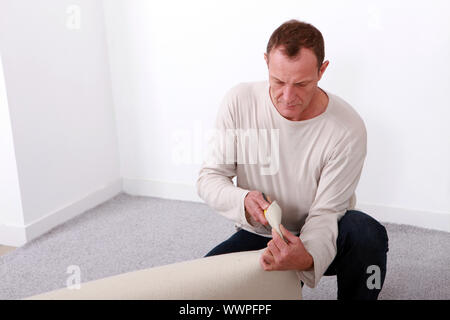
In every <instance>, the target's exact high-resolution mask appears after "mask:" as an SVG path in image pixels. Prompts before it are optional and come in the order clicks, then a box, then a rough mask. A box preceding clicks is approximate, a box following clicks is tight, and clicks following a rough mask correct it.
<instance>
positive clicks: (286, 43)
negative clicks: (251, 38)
mask: <svg viewBox="0 0 450 320" xmlns="http://www.w3.org/2000/svg"><path fill="white" fill-rule="evenodd" d="M278 47H280V49H281V50H282V51H283V53H284V54H285V55H286V56H287V57H289V58H293V57H295V56H296V55H297V54H298V53H299V51H300V49H301V48H308V49H311V50H313V51H314V53H315V55H316V58H317V66H318V68H320V66H321V65H322V63H323V59H324V57H325V46H324V41H323V37H322V33H320V31H319V30H318V29H317V28H316V27H314V26H313V25H311V24H309V23H305V22H301V21H298V20H295V19H292V20H289V21H286V22H285V23H283V24H282V25H281V26H279V27H278V28H277V29H276V30H275V31H274V32H273V33H272V35H271V36H270V39H269V42H268V43H267V51H266V53H267V56H269V53H270V51H271V50H272V49H275V48H278Z"/></svg>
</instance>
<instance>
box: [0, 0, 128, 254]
mask: <svg viewBox="0 0 450 320" xmlns="http://www.w3.org/2000/svg"><path fill="white" fill-rule="evenodd" d="M70 5H78V8H80V11H79V13H80V15H79V17H80V19H79V20H77V17H76V16H77V13H76V12H75V11H73V10H72V11H71V10H69V11H67V9H68V8H70ZM77 21H79V22H80V24H79V25H78V24H77ZM78 27H79V28H78ZM0 50H1V53H2V58H3V65H4V75H5V80H6V90H7V95H8V104H9V114H10V120H11V131H12V137H13V142H14V148H15V157H16V166H17V173H14V172H13V171H14V170H13V167H14V165H15V164H14V161H13V158H12V156H13V151H12V147H11V145H10V144H8V148H6V149H5V148H2V150H1V151H2V153H3V151H4V150H6V152H8V157H9V158H8V159H9V164H8V166H9V169H8V170H11V171H10V175H11V176H12V177H14V175H15V174H17V176H18V180H19V181H20V196H21V199H22V201H21V204H22V208H21V210H19V209H18V205H17V204H16V203H17V202H18V200H17V198H18V195H17V192H16V194H15V195H14V197H11V198H10V197H9V195H8V194H6V195H5V194H4V193H3V192H2V194H1V196H2V197H3V196H8V198H7V199H6V198H5V199H2V202H1V203H2V207H0V209H2V212H1V215H2V218H1V219H0V223H4V224H3V225H2V227H3V229H8V228H9V230H11V229H14V228H19V229H20V230H21V231H22V232H24V233H25V235H26V237H25V238H26V241H29V240H31V239H32V238H34V237H36V236H38V235H40V234H42V233H43V232H45V231H47V230H48V229H50V228H51V227H53V226H55V225H57V224H59V223H61V222H64V221H66V220H67V219H69V218H71V217H73V216H75V215H77V214H79V213H81V212H83V211H84V210H86V209H89V208H90V207H92V206H95V205H97V204H99V203H101V202H103V201H105V200H107V199H109V198H110V197H112V196H113V195H115V194H117V193H118V192H120V191H121V180H120V170H119V157H118V144H117V135H116V126H115V119H114V112H113V106H112V92H111V85H110V75H109V66H108V56H107V50H106V38H105V29H104V17H103V8H102V3H101V1H91V0H83V1H65V0H40V1H25V0H3V1H1V2H0ZM1 112H2V114H1V115H2V116H3V115H6V114H7V113H6V112H5V111H4V106H2V111H1ZM2 121H5V119H4V118H3V119H2ZM2 128H3V127H2ZM2 131H3V129H2ZM2 133H3V132H2ZM2 182H3V181H2ZM16 190H17V188H16ZM6 201H10V202H8V204H6V205H5V204H4V202H6ZM12 205H14V209H9V210H5V212H4V211H3V209H4V208H7V207H8V206H10V207H11V206H12ZM20 211H22V212H20ZM11 215H12V216H11ZM11 242H15V240H11V239H10V238H8V237H6V236H5V234H4V233H2V234H0V243H2V244H10V245H20V244H21V243H17V242H16V243H11Z"/></svg>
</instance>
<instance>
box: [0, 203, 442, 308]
mask: <svg viewBox="0 0 450 320" xmlns="http://www.w3.org/2000/svg"><path fill="white" fill-rule="evenodd" d="M369 214H370V213H369ZM382 223H383V222H382ZM383 225H384V226H385V227H386V229H387V231H388V234H389V253H388V270H387V275H386V279H385V284H384V287H383V289H382V291H381V293H380V296H379V299H407V300H409V299H450V233H447V232H441V231H434V230H428V229H421V228H417V227H412V226H406V225H397V224H390V223H383ZM234 232H235V229H234V225H233V222H231V221H229V220H227V219H225V218H223V217H222V216H220V215H218V214H216V213H215V212H214V211H213V210H212V209H211V208H209V207H208V206H207V205H206V204H203V203H195V202H187V201H177V200H166V199H160V198H153V197H136V196H130V195H127V194H119V195H118V196H116V197H114V198H113V199H111V200H110V201H107V202H105V203H103V204H101V205H99V206H97V207H95V208H93V209H91V210H88V211H86V212H85V213H83V214H81V215H79V216H77V217H76V218H74V219H71V220H70V221H67V222H66V223H64V224H62V225H60V226H58V227H56V228H54V229H52V230H51V231H49V232H48V233H46V234H44V235H42V236H41V237H39V238H38V239H35V240H34V241H32V242H30V243H28V244H26V245H24V246H23V247H20V248H18V249H16V250H14V251H12V252H9V253H7V254H6V255H4V256H1V257H0V299H8V300H9V299H21V298H25V297H28V296H31V295H35V294H38V293H43V292H47V291H50V290H54V289H58V288H63V287H65V286H66V281H67V279H68V278H69V276H70V275H71V274H69V273H67V271H68V267H69V266H71V265H76V266H78V267H79V268H80V271H81V282H87V281H91V280H95V279H100V278H104V277H107V276H112V275H116V274H120V273H124V272H129V271H134V270H140V269H145V268H150V267H155V266H160V265H166V264H171V263H175V262H180V261H186V260H192V259H197V258H200V257H203V256H204V255H205V254H206V253H207V252H208V251H209V250H210V249H212V248H213V247H214V246H215V245H217V244H218V243H220V242H221V241H223V240H225V239H226V238H228V237H229V236H231V235H232V234H233V233H234ZM336 295H337V283H336V277H335V276H328V277H323V278H322V279H321V281H320V283H319V285H318V287H316V288H315V289H310V288H308V287H306V286H305V287H304V288H303V298H304V299H305V300H310V299H319V300H321V299H331V300H334V299H336Z"/></svg>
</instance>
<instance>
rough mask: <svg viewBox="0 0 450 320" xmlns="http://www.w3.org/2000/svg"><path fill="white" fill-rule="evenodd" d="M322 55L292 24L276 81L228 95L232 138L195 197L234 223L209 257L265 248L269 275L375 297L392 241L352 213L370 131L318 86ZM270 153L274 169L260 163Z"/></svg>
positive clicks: (273, 45) (282, 32)
mask: <svg viewBox="0 0 450 320" xmlns="http://www.w3.org/2000/svg"><path fill="white" fill-rule="evenodd" d="M324 56H325V53H324V42H323V37H322V34H321V33H320V31H319V30H317V29H316V28H315V27H314V26H312V25H310V24H307V23H304V22H300V21H297V20H290V21H287V22H285V23H284V24H282V25H281V26H280V27H278V28H277V29H276V30H275V31H274V32H273V34H272V36H271V37H270V39H269V42H268V45H267V52H266V53H265V54H264V59H265V61H266V63H267V67H268V71H269V80H268V81H260V82H250V83H241V84H239V85H237V86H235V87H233V88H232V89H231V90H229V91H228V93H227V94H226V95H225V98H224V99H223V102H222V104H221V106H220V109H219V113H218V115H217V121H216V129H217V130H218V132H222V133H224V134H222V135H220V136H219V135H216V136H215V139H213V140H212V145H211V151H212V152H211V153H210V156H211V158H209V160H210V161H205V162H204V164H203V166H202V168H201V170H200V173H199V178H198V181H197V191H198V194H199V196H200V197H201V198H202V199H203V200H204V201H205V202H206V203H207V204H208V205H209V206H210V207H212V208H213V209H215V210H216V211H218V212H219V213H220V214H222V215H223V216H225V217H227V218H229V219H231V220H233V221H235V223H236V224H235V225H236V229H237V232H236V233H235V234H234V235H233V236H231V237H230V238H229V239H228V240H226V241H224V242H223V243H221V244H219V245H218V246H217V247H215V248H214V249H212V250H211V251H210V252H209V253H208V254H207V255H206V256H211V255H217V254H225V253H231V252H237V251H248V250H259V249H264V251H262V254H261V259H260V264H261V267H262V268H263V269H264V270H267V271H271V270H295V271H296V273H297V275H298V277H299V279H300V281H301V284H302V285H303V283H305V284H306V285H308V286H309V287H311V288H314V287H316V286H317V284H318V282H319V280H320V278H321V277H322V276H323V275H326V276H328V275H337V282H338V299H377V298H378V295H379V292H380V291H381V287H382V285H383V283H384V278H385V275H386V256H387V251H388V236H387V233H386V229H385V228H384V227H383V226H382V225H381V224H380V223H378V222H377V221H376V220H375V219H373V218H372V217H370V216H369V215H367V214H365V213H363V212H360V211H356V210H354V208H355V203H356V196H355V189H356V187H357V184H358V182H359V178H360V175H361V172H362V168H363V164H364V160H365V157H366V144H367V134H366V128H365V125H364V122H363V120H362V119H361V117H360V116H359V115H358V114H357V112H356V111H355V110H354V109H353V108H352V107H351V106H350V105H349V104H348V103H347V102H345V101H344V100H343V99H341V98H340V97H338V96H337V95H334V94H332V93H330V92H328V91H325V90H323V89H321V88H319V87H318V82H319V80H320V79H321V78H322V76H323V74H324V72H325V70H326V68H327V66H328V64H329V61H325V62H324V61H323V60H324ZM230 132H231V133H233V135H230ZM268 132H269V136H270V139H266V138H267V133H268ZM230 136H231V137H232V138H230ZM219 137H220V140H219ZM223 137H226V141H225V142H224V141H222V138H223ZM255 137H256V138H257V139H253V140H252V138H255ZM246 138H249V139H250V143H248V144H246V141H247V139H246ZM269 140H270V146H268V143H267V141H269ZM252 141H253V142H252ZM261 141H262V142H261ZM255 146H256V147H257V148H258V150H257V156H258V159H259V160H260V161H259V162H258V161H257V162H256V163H255V161H254V160H255V153H254V152H253V153H251V154H250V156H248V157H245V155H246V152H251V149H252V148H253V151H254V148H255ZM261 149H262V150H261ZM267 150H271V152H272V153H271V156H270V157H268V158H266V160H267V159H269V161H261V158H263V156H262V155H264V154H265V153H266V151H267ZM230 154H231V155H230ZM224 156H225V158H226V160H224ZM267 165H269V168H267ZM235 176H236V177H237V186H235V185H234V184H233V182H232V178H233V177H235ZM263 194H264V195H267V196H268V197H267V199H268V201H266V200H265V197H264V195H263ZM271 199H273V200H276V201H277V203H278V204H279V205H280V207H281V208H282V223H281V226H280V229H281V231H282V233H283V237H284V239H285V240H282V239H281V237H280V236H279V235H278V234H277V232H276V231H275V230H274V229H272V231H271V230H270V227H269V225H268V222H267V220H266V218H265V216H264V213H263V210H265V209H267V208H268V206H269V205H270V202H271ZM273 200H272V201H273Z"/></svg>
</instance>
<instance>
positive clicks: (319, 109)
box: [300, 87, 330, 120]
mask: <svg viewBox="0 0 450 320" xmlns="http://www.w3.org/2000/svg"><path fill="white" fill-rule="evenodd" d="M329 101H330V99H329V97H328V95H327V94H326V93H325V91H323V90H322V89H320V88H319V87H317V91H316V94H315V95H314V97H313V99H312V100H311V103H310V107H309V108H308V109H307V110H305V111H306V113H305V114H304V115H302V118H301V119H300V120H309V119H312V118H315V117H317V116H320V115H321V114H322V113H324V112H325V111H326V109H327V107H328V102H329Z"/></svg>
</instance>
